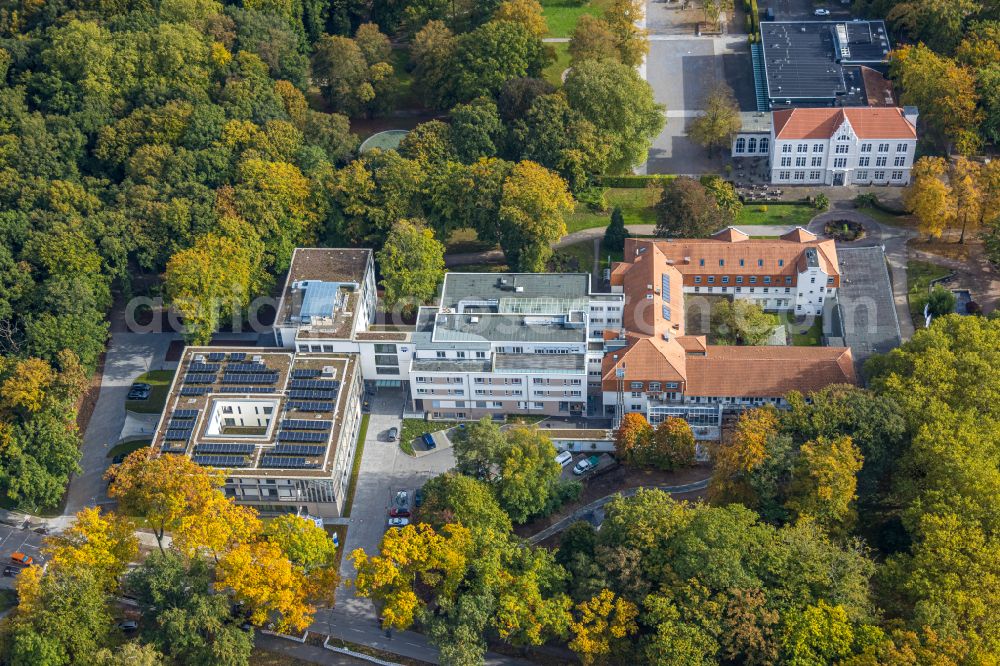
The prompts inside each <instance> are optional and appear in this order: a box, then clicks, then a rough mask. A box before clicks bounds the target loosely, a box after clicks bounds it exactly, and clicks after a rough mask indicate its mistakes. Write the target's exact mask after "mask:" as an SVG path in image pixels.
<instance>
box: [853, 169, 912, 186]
mask: <svg viewBox="0 0 1000 666" xmlns="http://www.w3.org/2000/svg"><path fill="white" fill-rule="evenodd" d="M903 177H904V174H903V172H902V171H893V172H892V173H891V174H889V180H903ZM854 180H855V181H857V182H859V183H862V182H865V181H867V180H868V172H867V171H856V172H855V173H854ZM872 180H885V171H875V172H873V177H872Z"/></svg>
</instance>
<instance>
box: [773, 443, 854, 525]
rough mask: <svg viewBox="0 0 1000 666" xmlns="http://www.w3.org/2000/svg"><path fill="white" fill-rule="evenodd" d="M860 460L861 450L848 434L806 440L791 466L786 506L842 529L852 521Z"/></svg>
mask: <svg viewBox="0 0 1000 666" xmlns="http://www.w3.org/2000/svg"><path fill="white" fill-rule="evenodd" d="M861 464H862V458H861V453H860V452H859V451H858V448H857V447H856V446H855V445H854V442H852V441H851V438H850V437H849V436H846V435H845V436H842V437H838V438H836V439H827V438H825V437H820V438H818V439H816V440H813V441H809V442H806V443H805V444H803V445H802V446H801V448H800V449H799V456H798V460H797V461H796V464H795V467H794V470H793V478H792V483H791V487H790V488H789V495H790V497H789V499H788V503H787V505H788V508H789V509H791V510H792V511H794V512H795V513H796V514H797V515H799V516H809V517H811V518H814V519H815V520H816V521H817V522H818V523H819V524H820V525H822V526H824V527H826V528H828V529H830V530H831V531H837V532H843V531H846V529H847V528H850V527H851V526H852V524H853V522H854V509H853V503H854V500H855V499H856V498H857V495H856V494H855V490H856V489H857V473H858V471H859V470H860V469H861Z"/></svg>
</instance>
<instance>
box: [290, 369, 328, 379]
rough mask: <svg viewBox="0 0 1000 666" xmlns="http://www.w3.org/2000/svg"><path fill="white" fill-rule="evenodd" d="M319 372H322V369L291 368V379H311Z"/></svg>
mask: <svg viewBox="0 0 1000 666" xmlns="http://www.w3.org/2000/svg"><path fill="white" fill-rule="evenodd" d="M321 374H323V371H322V370H316V369H312V368H303V369H300V370H292V379H312V378H313V377H319V376H320V375H321Z"/></svg>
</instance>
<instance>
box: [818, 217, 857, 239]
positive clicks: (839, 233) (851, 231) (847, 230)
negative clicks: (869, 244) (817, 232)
mask: <svg viewBox="0 0 1000 666" xmlns="http://www.w3.org/2000/svg"><path fill="white" fill-rule="evenodd" d="M823 233H824V234H826V235H827V236H829V237H830V238H832V239H834V240H839V241H856V240H859V239H861V238H864V237H865V228H864V227H863V226H861V223H860V222H854V221H853V220H831V221H829V222H827V223H826V224H825V225H824V226H823Z"/></svg>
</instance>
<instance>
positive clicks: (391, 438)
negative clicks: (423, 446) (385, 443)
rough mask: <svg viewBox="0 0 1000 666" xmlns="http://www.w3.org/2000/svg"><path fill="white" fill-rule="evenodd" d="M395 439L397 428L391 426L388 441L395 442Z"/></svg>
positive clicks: (397, 434)
mask: <svg viewBox="0 0 1000 666" xmlns="http://www.w3.org/2000/svg"><path fill="white" fill-rule="evenodd" d="M397 439H399V428H397V427H395V426H393V427H391V428H389V441H390V442H395V441H396V440H397Z"/></svg>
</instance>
